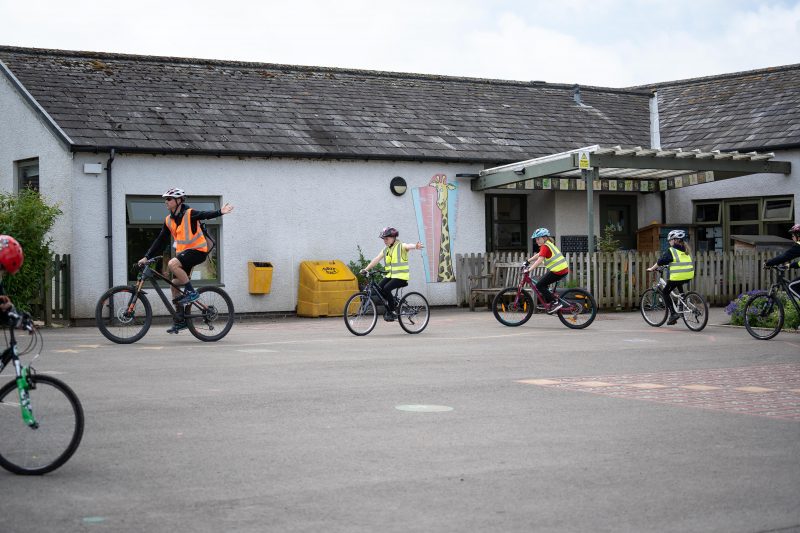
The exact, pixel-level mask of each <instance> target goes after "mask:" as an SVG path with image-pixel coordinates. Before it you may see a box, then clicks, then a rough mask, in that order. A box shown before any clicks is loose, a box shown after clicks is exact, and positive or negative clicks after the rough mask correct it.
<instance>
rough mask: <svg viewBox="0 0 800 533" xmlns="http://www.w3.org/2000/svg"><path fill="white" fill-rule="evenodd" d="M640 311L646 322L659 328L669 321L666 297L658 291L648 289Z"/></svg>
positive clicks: (640, 305)
mask: <svg viewBox="0 0 800 533" xmlns="http://www.w3.org/2000/svg"><path fill="white" fill-rule="evenodd" d="M639 311H640V312H641V313H642V318H644V321H645V322H647V323H648V324H650V325H651V326H653V327H655V328H657V327H659V326H660V325H662V324H663V323H664V322H666V321H667V303H666V302H665V301H664V295H663V294H661V291H659V290H656V289H647V290H646V291H644V294H642V299H641V301H640V302H639Z"/></svg>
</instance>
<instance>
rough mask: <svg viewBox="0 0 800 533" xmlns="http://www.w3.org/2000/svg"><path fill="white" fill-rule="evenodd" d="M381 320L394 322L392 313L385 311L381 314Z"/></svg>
mask: <svg viewBox="0 0 800 533" xmlns="http://www.w3.org/2000/svg"><path fill="white" fill-rule="evenodd" d="M383 319H384V320H385V321H386V322H394V320H395V314H394V311H386V312H385V313H383Z"/></svg>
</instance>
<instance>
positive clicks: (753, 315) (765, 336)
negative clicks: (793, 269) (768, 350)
mask: <svg viewBox="0 0 800 533" xmlns="http://www.w3.org/2000/svg"><path fill="white" fill-rule="evenodd" d="M764 268H771V269H774V270H775V272H777V275H778V277H777V279H776V280H775V283H773V284H772V286H771V287H770V288H769V291H761V292H757V293H755V294H753V295H752V296H750V298H748V299H747V302H746V303H745V306H744V327H745V328H747V332H748V333H750V335H752V336H753V337H755V338H756V339H759V340H769V339H771V338H772V337H774V336H775V335H777V334H778V333H780V331H781V328H783V321H784V309H783V302H782V301H781V298H780V296H779V293H780V292H781V291H783V292H784V293H785V294H786V298H787V300H788V301H789V302H791V303H792V305H794V308H795V309H796V310H797V314H798V315H800V296H798V295H797V294H795V293H794V291H792V289H791V288H789V280H788V279H786V277H785V276H784V273H785V272H786V271H787V270H789V268H788V267H786V266H783V265H777V266H772V267H764Z"/></svg>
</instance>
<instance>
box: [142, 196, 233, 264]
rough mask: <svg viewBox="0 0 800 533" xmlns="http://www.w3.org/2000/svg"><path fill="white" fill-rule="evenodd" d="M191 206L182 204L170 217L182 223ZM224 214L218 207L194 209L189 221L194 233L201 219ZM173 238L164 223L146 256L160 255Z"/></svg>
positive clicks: (176, 222) (150, 257)
mask: <svg viewBox="0 0 800 533" xmlns="http://www.w3.org/2000/svg"><path fill="white" fill-rule="evenodd" d="M189 207H190V206H188V205H186V204H181V208H180V209H179V210H178V212H177V213H176V214H174V215H173V214H172V213H170V215H169V216H170V217H172V220H173V221H174V222H175V224H180V223H181V220H182V219H183V214H184V213H185V212H186V210H187V209H189ZM221 216H222V211H220V210H219V209H217V210H216V211H195V210H192V217H191V219H189V223H190V224H191V225H192V233H194V232H196V231H197V224H198V223H199V221H200V220H208V219H209V218H217V217H221ZM170 238H172V233H170V231H169V228H168V227H167V224H166V223H164V224H162V226H161V233H159V234H158V237H156V240H155V241H153V244H152V245H151V246H150V249H149V250H147V253H146V254H145V257H147V258H148V259H152V258H154V257H155V256H157V255H160V254H161V252H162V251H163V250H164V248H165V247H166V246H167V245H168V244H169V240H170Z"/></svg>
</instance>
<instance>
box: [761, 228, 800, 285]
mask: <svg viewBox="0 0 800 533" xmlns="http://www.w3.org/2000/svg"><path fill="white" fill-rule="evenodd" d="M789 235H790V236H791V238H792V240H793V241H794V244H793V245H792V246H790V247H789V248H787V249H786V251H785V252H783V253H782V254H781V255H778V256H775V257H773V258H772V259H770V260H768V261H767V262H765V263H764V267H771V266H775V265H780V264H783V263H789V266H790V267H791V266H797V267H798V268H800V224H795V225H794V226H792V227H791V229H789ZM795 260H796V261H795ZM792 261H795V262H794V265H792ZM789 289H790V290H791V291H792V292H793V293H794V294H796V295H797V296H798V297H800V277H798V278H797V279H794V280H792V281H791V282H789Z"/></svg>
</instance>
